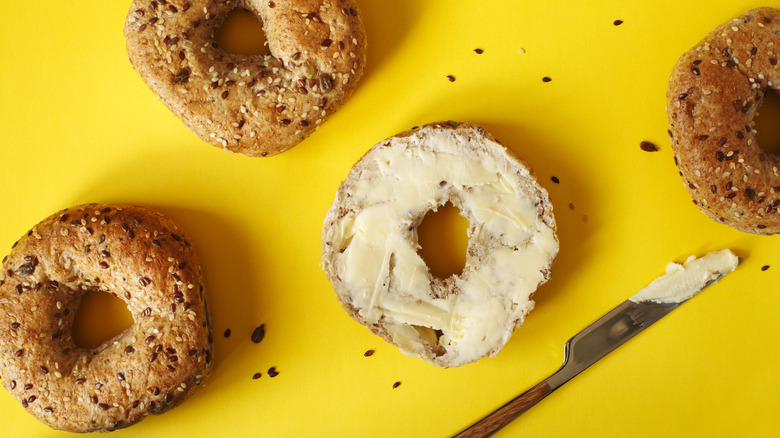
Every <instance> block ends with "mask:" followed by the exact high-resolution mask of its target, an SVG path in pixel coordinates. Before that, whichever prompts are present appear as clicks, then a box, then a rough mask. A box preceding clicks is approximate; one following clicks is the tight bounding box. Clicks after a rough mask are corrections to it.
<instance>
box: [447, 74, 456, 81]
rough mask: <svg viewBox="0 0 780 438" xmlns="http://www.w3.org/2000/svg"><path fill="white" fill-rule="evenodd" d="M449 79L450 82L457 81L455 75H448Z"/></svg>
mask: <svg viewBox="0 0 780 438" xmlns="http://www.w3.org/2000/svg"><path fill="white" fill-rule="evenodd" d="M447 80H448V81H450V82H455V76H453V75H447Z"/></svg>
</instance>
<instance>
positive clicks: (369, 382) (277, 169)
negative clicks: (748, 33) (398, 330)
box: [0, 0, 780, 437]
mask: <svg viewBox="0 0 780 438" xmlns="http://www.w3.org/2000/svg"><path fill="white" fill-rule="evenodd" d="M277 1H280V0H277ZM77 3H78V2H76V3H74V2H62V1H53V0H47V1H35V2H22V1H3V2H0V55H2V62H1V63H0V102H2V103H1V104H0V130H1V131H2V132H3V136H2V140H0V177H1V178H2V179H1V180H0V182H1V183H2V190H0V205H2V206H4V209H3V213H2V214H0V247H2V248H10V246H11V244H12V243H13V242H14V241H15V240H16V239H17V238H18V237H19V236H21V235H22V234H23V233H25V232H26V231H27V230H28V229H29V228H30V227H32V226H33V225H34V224H36V223H37V222H38V221H39V220H41V219H43V218H44V217H46V216H47V215H49V214H51V213H52V212H54V211H56V210H58V209H61V208H64V207H68V206H72V205H76V204H80V203H85V202H126V203H138V204H146V205H150V206H154V207H157V208H159V209H160V210H162V211H164V212H166V213H168V214H169V215H171V216H173V217H174V218H175V219H176V220H178V221H179V222H180V223H181V224H183V225H184V227H185V228H186V229H187V230H188V231H189V232H190V234H191V235H192V240H193V242H194V243H195V245H196V248H197V249H198V251H199V253H200V255H201V259H202V262H203V267H204V271H205V275H206V282H207V286H208V289H209V294H210V296H211V302H212V304H213V314H214V315H213V316H214V317H213V320H214V324H215V332H216V333H215V342H216V351H217V353H216V365H217V366H216V370H215V373H214V375H213V376H212V378H211V380H210V382H209V384H208V385H207V386H206V387H204V388H203V389H202V390H201V391H199V392H198V393H197V394H196V395H195V396H194V397H193V398H192V399H191V400H190V401H188V402H187V403H185V404H184V405H182V406H180V407H178V408H176V409H174V410H173V411H171V412H169V413H167V414H165V415H163V416H160V417H152V418H148V419H146V420H144V421H143V422H141V423H140V424H138V425H136V426H133V427H132V428H130V429H125V430H122V431H119V432H116V433H114V434H113V435H112V436H116V437H122V436H144V437H157V436H159V437H163V436H165V437H167V436H187V437H199V436H204V437H216V436H281V437H293V436H295V437H297V436H334V437H341V436H381V437H396V436H398V437H444V436H448V435H451V434H453V433H455V432H457V431H458V430H459V429H461V428H462V427H465V426H467V425H468V424H470V423H471V422H472V421H474V420H476V419H478V418H480V417H481V416H483V415H484V414H486V413H488V412H489V411H490V410H492V409H493V408H495V407H497V406H498V405H500V404H502V403H503V402H504V401H506V400H508V399H509V398H511V397H512V396H514V395H515V394H518V393H519V392H521V391H523V390H524V389H526V388H528V387H530V386H531V385H533V384H535V383H536V382H538V381H539V380H540V379H542V378H544V377H546V376H547V375H548V374H550V373H552V372H553V371H555V370H556V369H557V368H558V366H559V365H560V362H561V360H562V357H563V344H564V342H565V341H566V339H567V338H568V337H570V336H572V335H573V334H575V333H576V332H578V331H579V330H580V329H582V328H583V327H585V326H586V325H587V324H589V323H590V322H591V321H593V320H594V319H596V318H597V317H599V316H600V315H602V314H603V313H605V312H606V311H608V310H609V309H611V308H612V307H614V306H615V305H617V304H618V303H620V302H621V301H623V300H625V299H626V298H628V297H629V296H630V295H632V294H633V293H634V292H635V291H636V290H637V289H639V288H640V287H642V286H644V285H645V284H646V283H648V282H649V281H650V280H652V279H653V278H654V277H656V276H657V275H659V274H661V273H662V272H663V270H664V267H665V265H666V264H667V262H669V261H670V260H672V259H675V260H680V259H682V258H684V257H685V256H687V255H689V254H701V253H704V252H707V251H709V250H714V249H720V248H723V247H730V248H733V249H734V250H735V251H736V252H737V253H738V254H739V255H741V256H743V257H745V258H746V261H745V262H744V264H743V265H742V266H741V267H740V268H739V270H738V271H737V272H735V273H733V274H730V275H729V276H727V277H726V278H725V279H723V280H722V281H721V282H720V283H718V284H717V285H716V286H715V287H712V288H710V289H708V290H707V291H706V292H704V293H703V294H702V295H700V296H698V297H696V298H695V299H693V300H692V301H691V302H689V303H686V304H685V305H684V306H683V307H682V308H680V309H678V310H676V311H674V312H673V313H672V314H670V315H669V316H667V317H666V318H664V319H663V320H662V321H660V322H659V323H657V324H656V325H654V326H653V327H651V328H650V329H649V330H647V331H645V332H644V333H642V334H640V335H639V336H638V337H637V338H635V339H634V340H632V341H630V342H629V343H628V344H626V345H625V346H623V347H621V348H620V349H619V350H617V351H616V352H614V353H612V354H611V355H609V356H608V357H606V358H605V359H603V360H602V361H601V362H599V363H597V364H596V365H594V366H593V367H592V368H590V369H589V370H587V371H585V372H584V373H583V374H582V375H580V376H578V377H577V378H575V379H574V380H573V381H571V382H569V383H568V384H566V385H565V386H564V387H563V388H561V389H560V390H558V391H557V392H555V393H554V394H553V395H552V396H550V397H548V398H547V399H546V400H545V401H543V402H542V403H541V404H539V405H537V406H536V407H534V408H533V409H532V410H531V411H529V412H528V413H527V414H526V415H524V416H523V417H522V418H521V419H520V420H519V421H516V422H515V423H513V424H512V425H511V426H509V427H508V428H507V429H505V431H504V432H503V436H544V437H548V436H570V437H574V436H577V437H586V436H599V437H601V436H648V437H649V436H702V437H705V436H706V437H711V436H769V435H772V434H774V433H776V431H777V423H776V416H777V411H778V408H779V407H780V406H779V405H780V402H778V398H777V394H778V392H779V391H780V371H778V369H779V368H778V363H780V349H778V348H776V346H775V344H776V342H777V337H778V331H779V330H780V329H779V328H778V322H777V320H778V319H780V318H779V317H780V310H778V309H780V290H778V286H777V285H778V280H779V279H780V254H779V253H778V250H777V244H778V237H759V236H753V235H748V234H743V233H739V232H736V231H733V230H731V229H729V228H727V227H725V226H722V225H719V224H716V223H715V222H713V221H711V220H709V219H707V218H706V217H705V216H704V215H703V214H701V213H700V212H699V211H698V209H697V208H696V207H694V205H693V204H692V203H691V200H690V198H689V196H688V195H687V193H686V192H685V190H684V189H683V186H682V183H681V181H680V179H679V177H678V175H677V171H676V169H675V167H674V165H673V162H672V151H671V146H670V144H669V141H668V139H667V136H666V129H667V122H666V115H665V112H664V106H665V98H664V96H665V92H666V86H667V80H668V75H669V72H670V71H671V68H672V65H673V64H674V62H675V60H676V59H677V57H678V56H679V55H680V54H682V53H683V52H685V51H686V50H688V49H689V48H691V47H692V46H693V45H694V44H695V43H696V42H697V41H698V40H699V39H701V38H702V37H703V36H704V35H705V34H706V33H707V32H709V31H710V30H711V29H712V28H713V27H714V26H716V25H718V24H720V23H721V22H724V21H726V20H728V19H730V18H732V17H734V16H737V15H738V14H740V13H742V12H744V11H746V10H748V9H750V8H752V7H756V6H759V5H761V3H759V2H757V1H737V0H731V1H720V2H690V1H680V0H663V1H641V2H626V1H603V2H582V1H578V2H577V1H563V0H559V1H544V2H541V1H537V2H534V1H523V2H517V1H511V0H506V1H487V2H475V1H472V2H467V1H452V0H436V1H434V0H424V1H421V0H395V1H392V2H388V1H385V0H361V1H360V6H361V9H362V12H363V15H364V17H365V23H366V27H367V30H368V41H369V46H370V47H369V62H368V67H367V69H366V74H365V76H364V77H363V79H362V81H361V82H360V84H359V87H358V89H357V91H356V93H355V95H354V97H353V98H352V99H351V100H350V101H349V102H348V103H347V104H346V105H345V106H344V107H343V108H342V109H341V110H340V111H339V112H338V113H337V114H335V116H333V117H332V119H331V120H330V121H328V122H327V123H326V124H325V125H324V126H323V127H322V128H321V129H320V130H319V131H318V132H316V133H315V134H314V135H312V136H311V137H310V138H309V139H307V140H306V141H304V142H303V143H301V144H300V145H298V146H297V147H295V148H293V149H292V150H290V151H289V152H286V153H284V154H282V155H280V156H277V157H273V158H269V159H258V158H247V157H242V156H238V155H231V154H228V153H225V152H223V151H221V150H219V149H217V148H214V147H212V146H209V145H207V144H205V143H203V142H201V141H200V140H198V139H197V138H196V137H195V136H194V135H193V134H191V133H190V132H189V131H188V130H187V129H186V128H185V127H184V125H183V124H182V123H181V122H179V120H178V119H176V117H174V116H173V115H172V114H171V113H170V112H168V110H167V109H165V108H164V106H163V105H162V104H161V103H160V102H158V101H157V99H156V98H155V97H154V96H153V94H152V93H151V92H150V91H149V90H148V89H147V87H146V86H145V85H144V84H143V82H142V81H141V80H140V79H139V78H138V76H137V75H136V73H135V72H134V71H133V69H132V68H131V67H130V64H129V63H128V61H127V59H126V55H125V49H124V39H123V36H122V26H123V23H124V18H125V14H126V12H127V8H128V6H129V3H130V1H129V0H127V1H121V0H114V1H105V2H98V3H95V4H90V6H89V7H87V6H85V5H81V4H77ZM705 5H706V6H705ZM770 5H774V6H780V2H777V1H774V2H770ZM618 19H619V20H623V21H624V23H623V24H622V25H620V26H615V25H613V21H614V20H618ZM475 48H481V49H483V50H484V53H483V54H482V55H477V54H475V53H474V52H473V51H472V50H473V49H475ZM520 49H522V51H523V52H524V53H521V51H520ZM447 75H453V76H455V78H456V81H455V82H449V81H447V79H446V78H445V77H446V76H447ZM544 76H549V77H550V78H552V81H551V82H549V83H544V82H542V77H544ZM775 116H777V114H775ZM442 119H445V120H446V119H454V120H467V121H472V122H475V123H479V124H481V125H483V126H484V127H485V128H486V129H488V130H489V131H490V132H492V133H493V134H494V135H495V136H496V137H497V138H499V139H500V140H502V141H503V142H504V144H506V145H507V146H508V147H510V148H511V149H513V150H514V151H516V152H517V153H518V154H519V155H520V156H522V157H523V158H525V159H526V160H527V161H528V162H529V163H530V164H531V165H532V166H533V168H534V169H535V170H536V173H537V175H538V176H539V179H540V181H541V183H542V184H543V185H544V186H545V187H546V188H547V189H548V190H549V192H550V195H551V197H552V199H553V203H554V206H555V214H556V219H557V223H558V227H559V236H560V241H561V251H560V255H559V257H558V260H557V261H556V264H555V266H554V269H553V278H552V280H551V281H550V282H549V283H548V284H546V285H545V286H543V287H542V288H541V289H540V290H539V291H538V293H537V294H536V297H537V298H538V301H537V308H536V309H535V310H534V311H533V312H532V313H531V315H530V316H529V318H528V320H527V322H526V324H525V325H524V326H523V327H522V328H520V329H518V330H517V331H516V332H515V335H514V337H513V338H512V340H511V341H510V342H509V344H508V345H507V346H506V348H504V350H503V351H502V352H501V353H500V354H499V355H498V357H496V358H493V359H486V360H482V361H480V362H478V363H476V364H472V365H467V366H464V367H461V368H458V369H438V368H435V367H433V366H431V365H428V364H427V363H424V362H422V361H420V360H418V359H415V358H408V357H405V356H403V355H401V354H400V353H399V352H398V351H397V350H396V349H395V348H393V347H391V346H389V345H386V344H385V343H384V342H383V341H381V340H380V339H379V338H377V337H375V336H373V335H371V334H370V333H369V332H368V331H367V330H366V329H365V328H363V327H362V326H360V325H358V324H356V323H354V322H353V321H352V320H351V319H350V318H349V317H348V316H347V315H346V313H345V312H344V311H343V310H342V309H341V307H340V306H339V304H338V303H337V301H336V299H335V297H334V295H333V292H332V289H331V286H330V284H329V283H328V281H327V279H326V278H325V275H324V274H323V273H322V272H321V270H320V267H319V259H320V229H321V224H322V220H323V217H324V214H325V212H326V210H327V208H328V207H329V205H330V203H331V201H332V199H333V195H334V193H335V191H336V187H337V185H338V183H339V181H341V180H342V179H343V178H344V177H345V176H346V174H347V171H348V170H349V168H350V167H351V166H352V164H353V163H354V162H355V161H356V160H357V159H358V158H359V157H360V156H361V155H362V154H363V153H364V152H365V151H366V150H367V149H368V148H369V147H370V146H372V145H373V144H375V143H376V142H378V141H380V140H382V139H383V138H385V137H387V136H390V135H393V134H395V133H397V132H399V131H402V130H405V129H408V128H410V127H411V126H414V125H419V124H423V123H426V122H431V121H435V120H442ZM771 124H772V122H769V123H765V125H771ZM642 140H648V141H651V142H653V143H655V144H657V145H658V146H659V148H660V151H659V152H657V153H647V152H643V151H641V150H640V149H639V142H640V141H642ZM552 176H557V177H558V178H559V179H560V184H554V183H552V182H551V177H552ZM455 228H457V226H456V227H455ZM459 236H460V234H456V235H453V237H452V238H453V239H458V238H461V239H462V238H463V237H459ZM763 265H770V266H771V267H770V268H769V269H768V270H767V271H765V272H764V271H762V270H761V267H762V266H763ZM261 323H264V324H265V328H266V337H265V339H264V340H263V341H262V343H260V344H259V345H256V344H253V343H252V342H250V339H249V336H250V333H251V332H252V330H253V329H254V328H255V327H256V326H257V325H259V324H261ZM228 328H230V329H231V331H232V336H230V337H229V338H224V337H223V336H222V333H223V332H224V331H225V329H228ZM368 349H373V350H376V353H375V354H374V355H373V356H371V357H364V356H363V353H364V352H365V351H366V350H368ZM271 366H275V367H276V368H277V370H278V371H279V372H280V374H279V376H277V377H275V378H273V379H271V378H269V377H268V376H267V375H266V372H267V370H268V368H269V367H271ZM255 372H262V373H263V377H262V378H260V379H259V380H252V378H251V377H252V375H253V374H254V373H255ZM396 381H400V382H402V383H401V385H400V386H399V387H398V388H396V389H392V385H393V382H396ZM0 424H2V426H1V427H2V429H0V435H4V436H44V437H49V436H58V433H56V432H53V431H51V430H49V429H48V428H47V427H45V426H43V425H42V424H40V423H38V422H37V421H36V420H35V419H34V418H33V417H32V416H30V415H27V414H26V413H25V412H24V409H22V407H21V406H20V405H19V404H18V403H17V402H16V401H15V400H14V399H13V398H12V397H11V396H10V395H8V394H5V393H0ZM63 435H64V434H63Z"/></svg>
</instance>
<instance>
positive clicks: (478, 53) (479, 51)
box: [474, 49, 485, 55]
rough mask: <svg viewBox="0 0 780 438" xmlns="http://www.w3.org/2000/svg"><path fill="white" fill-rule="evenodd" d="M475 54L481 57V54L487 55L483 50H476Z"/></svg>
mask: <svg viewBox="0 0 780 438" xmlns="http://www.w3.org/2000/svg"><path fill="white" fill-rule="evenodd" d="M474 53H476V54H477V55H481V54H483V53H485V51H484V50H482V49H474Z"/></svg>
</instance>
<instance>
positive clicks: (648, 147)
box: [639, 141, 658, 152]
mask: <svg viewBox="0 0 780 438" xmlns="http://www.w3.org/2000/svg"><path fill="white" fill-rule="evenodd" d="M639 148H640V149H642V150H643V151H645V152H658V146H656V145H655V144H653V143H651V142H649V141H642V142H639Z"/></svg>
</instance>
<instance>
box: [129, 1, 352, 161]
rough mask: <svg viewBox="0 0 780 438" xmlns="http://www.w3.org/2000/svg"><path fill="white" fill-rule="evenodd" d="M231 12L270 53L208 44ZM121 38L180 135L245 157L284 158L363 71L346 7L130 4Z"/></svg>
mask: <svg viewBox="0 0 780 438" xmlns="http://www.w3.org/2000/svg"><path fill="white" fill-rule="evenodd" d="M236 8H243V9H246V10H248V11H250V12H252V13H254V14H255V15H256V16H258V18H259V19H260V20H261V21H262V23H263V29H264V31H265V36H266V39H267V41H268V48H269V51H270V53H268V54H266V55H259V56H253V55H244V54H237V53H228V52H226V51H225V50H224V49H222V48H221V47H219V45H218V44H217V43H216V42H215V40H214V32H215V31H216V30H217V29H218V28H219V26H220V25H221V24H222V22H223V21H224V19H225V17H226V16H227V15H228V13H230V12H231V11H232V10H234V9H236ZM125 37H126V38H127V53H128V56H129V58H130V62H131V63H132V64H133V67H134V68H135V69H136V71H137V72H138V73H139V74H140V75H141V77H142V78H143V80H144V81H145V82H146V84H147V85H148V86H149V87H150V88H151V89H152V91H153V92H154V93H155V94H156V95H157V97H159V98H160V100H162V101H163V103H165V105H166V106H167V107H168V108H169V109H170V110H171V111H173V113H174V114H176V116H178V117H179V118H180V119H181V120H182V121H183V122H184V123H185V124H186V125H187V127H189V128H190V129H191V130H192V131H193V132H195V134H196V135H198V137H200V138H201V139H203V140H204V141H206V142H208V143H211V144H213V145H214V146H217V147H220V148H223V149H225V150H228V151H231V152H236V153H239V154H244V155H250V156H270V155H275V154H278V153H280V152H284V151H285V150H287V149H289V148H291V147H293V146H295V145H296V144H298V143H299V142H300V141H301V140H303V139H304V138H306V137H307V136H308V135H309V134H311V133H312V132H314V131H315V130H316V129H317V128H318V127H319V126H320V124H321V123H322V122H324V121H325V119H327V118H328V117H329V116H330V115H331V114H333V112H334V111H336V110H337V109H338V108H339V107H340V106H341V105H342V103H343V102H344V100H345V99H347V98H348V97H349V96H350V95H351V94H352V91H353V90H354V89H355V85H356V83H357V81H358V79H359V78H360V76H361V75H362V74H363V66H364V65H365V53H366V39H365V31H364V29H363V23H362V21H361V18H360V14H359V12H358V9H357V6H356V5H355V3H354V2H353V1H351V0H329V1H325V0H274V1H268V0H152V1H150V0H135V1H134V2H133V3H132V5H131V6H130V12H129V14H128V16H127V21H126V24H125Z"/></svg>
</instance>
